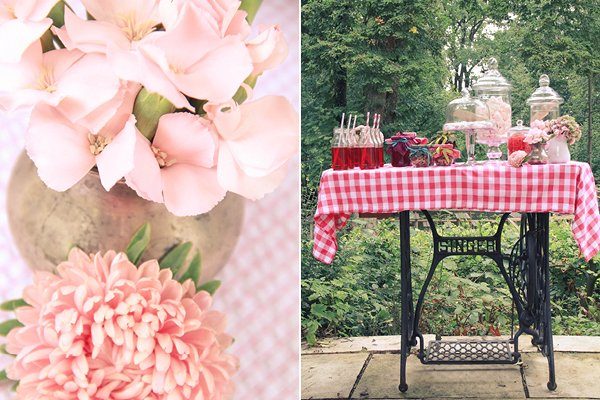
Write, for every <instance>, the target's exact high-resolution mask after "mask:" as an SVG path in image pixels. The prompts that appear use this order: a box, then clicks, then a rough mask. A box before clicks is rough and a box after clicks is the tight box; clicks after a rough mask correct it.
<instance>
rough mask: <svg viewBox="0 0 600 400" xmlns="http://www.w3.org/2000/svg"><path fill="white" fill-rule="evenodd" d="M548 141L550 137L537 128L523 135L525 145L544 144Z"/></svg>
mask: <svg viewBox="0 0 600 400" xmlns="http://www.w3.org/2000/svg"><path fill="white" fill-rule="evenodd" d="M548 140H550V135H548V134H547V133H546V131H544V130H542V129H539V128H531V129H529V132H527V133H526V134H525V139H523V141H524V142H525V143H527V144H536V143H545V142H547V141H548Z"/></svg>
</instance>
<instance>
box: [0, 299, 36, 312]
mask: <svg viewBox="0 0 600 400" xmlns="http://www.w3.org/2000/svg"><path fill="white" fill-rule="evenodd" d="M27 305H29V304H27V303H26V302H25V300H23V299H15V300H9V301H5V302H4V303H2V304H0V310H2V311H15V310H16V309H17V308H19V307H24V306H27Z"/></svg>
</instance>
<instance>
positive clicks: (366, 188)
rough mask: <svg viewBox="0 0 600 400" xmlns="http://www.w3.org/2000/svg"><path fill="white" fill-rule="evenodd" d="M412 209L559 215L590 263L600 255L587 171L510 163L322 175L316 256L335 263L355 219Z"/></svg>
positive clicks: (574, 165) (599, 226)
mask: <svg viewBox="0 0 600 400" xmlns="http://www.w3.org/2000/svg"><path fill="white" fill-rule="evenodd" d="M407 210H471V211H489V212H555V213H562V214H574V216H575V217H574V220H573V223H572V225H571V229H572V231H573V236H574V238H575V240H576V242H577V244H578V246H579V249H580V250H581V253H582V254H583V256H584V257H585V259H586V260H589V259H590V258H592V257H593V256H594V255H596V254H597V253H598V251H599V250H600V213H599V212H598V199H597V196H596V186H595V183H594V176H593V174H592V170H591V168H590V166H589V165H588V164H586V163H581V162H570V163H568V164H547V165H536V166H533V165H525V166H523V167H522V168H513V167H510V166H508V165H507V164H505V163H498V164H493V163H488V164H484V165H476V166H462V165H461V166H452V167H429V168H414V167H405V168H394V167H391V166H389V165H388V166H385V167H383V168H380V169H375V170H359V169H353V170H347V171H333V170H331V169H329V170H327V171H325V172H323V176H322V177H321V185H320V189H319V200H318V205H317V212H316V215H315V232H314V239H315V241H314V248H313V255H314V256H315V258H316V259H318V260H319V261H322V262H324V263H327V264H330V263H331V262H333V259H334V257H335V253H336V251H337V239H336V232H337V231H338V230H340V229H341V228H343V227H344V225H345V224H346V222H347V221H348V218H349V217H350V214H352V213H355V212H358V213H395V212H400V211H407Z"/></svg>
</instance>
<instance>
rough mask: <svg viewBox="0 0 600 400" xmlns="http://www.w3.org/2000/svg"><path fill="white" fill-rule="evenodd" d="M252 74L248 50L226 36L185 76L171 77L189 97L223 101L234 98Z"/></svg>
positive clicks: (234, 38) (237, 40)
mask: <svg viewBox="0 0 600 400" xmlns="http://www.w3.org/2000/svg"><path fill="white" fill-rule="evenodd" d="M251 72H252V61H251V59H250V56H249V54H248V50H247V49H246V47H245V46H244V44H243V43H242V41H241V40H239V38H236V37H228V38H226V39H223V41H222V46H220V47H218V48H217V49H214V50H212V51H210V52H209V53H207V54H206V56H204V57H203V58H202V59H201V60H199V61H198V62H196V63H195V64H194V65H193V66H191V67H190V68H189V69H188V70H187V71H185V73H171V74H170V77H171V80H172V81H173V82H174V83H175V85H176V86H177V87H178V88H179V90H181V91H182V92H183V93H185V94H187V95H188V96H190V97H193V98H196V99H208V100H210V101H215V102H223V101H227V100H229V99H230V98H232V97H233V96H234V95H235V93H236V92H237V90H238V89H239V87H240V86H241V84H242V83H243V82H244V80H245V79H246V78H247V77H248V76H249V75H250V73H251Z"/></svg>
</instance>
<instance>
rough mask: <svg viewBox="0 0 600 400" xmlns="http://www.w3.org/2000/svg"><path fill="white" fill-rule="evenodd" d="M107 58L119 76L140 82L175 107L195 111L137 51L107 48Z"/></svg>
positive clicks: (164, 76)
mask: <svg viewBox="0 0 600 400" xmlns="http://www.w3.org/2000/svg"><path fill="white" fill-rule="evenodd" d="M108 58H109V60H110V62H111V64H112V67H113V69H114V71H115V73H116V74H117V76H119V78H121V79H123V80H126V81H133V82H138V83H140V84H142V85H143V86H144V87H145V88H146V89H148V90H149V91H150V92H154V93H159V94H160V95H161V96H163V97H164V98H166V99H167V100H169V101H170V102H171V103H172V104H173V105H174V106H175V107H177V108H186V109H188V110H190V111H192V112H193V111H195V109H194V107H192V106H191V104H190V103H189V101H188V100H187V99H186V97H185V96H184V95H183V94H181V92H179V90H178V89H177V88H176V87H175V85H174V84H173V83H172V82H171V81H170V80H169V78H168V77H167V76H166V75H165V73H164V72H163V71H162V70H161V69H160V67H159V66H158V65H157V64H156V63H155V62H153V61H151V60H149V59H147V58H146V57H144V55H142V54H141V53H140V52H139V51H121V50H118V49H113V50H109V53H108Z"/></svg>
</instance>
